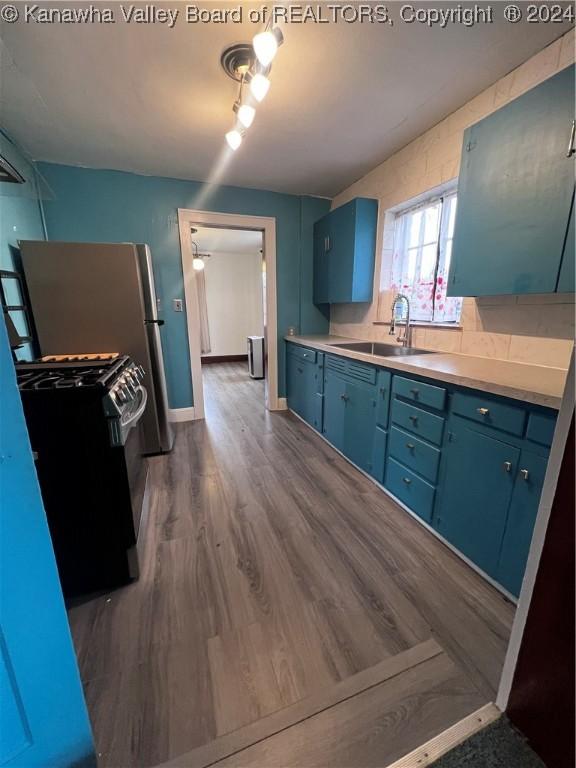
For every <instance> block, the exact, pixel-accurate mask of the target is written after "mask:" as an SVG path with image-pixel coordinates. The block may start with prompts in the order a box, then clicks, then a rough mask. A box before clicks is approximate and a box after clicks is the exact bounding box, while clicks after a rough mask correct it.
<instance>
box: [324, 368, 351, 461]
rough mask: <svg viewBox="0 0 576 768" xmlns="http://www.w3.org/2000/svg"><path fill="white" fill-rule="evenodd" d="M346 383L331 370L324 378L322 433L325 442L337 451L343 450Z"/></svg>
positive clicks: (327, 371)
mask: <svg viewBox="0 0 576 768" xmlns="http://www.w3.org/2000/svg"><path fill="white" fill-rule="evenodd" d="M345 398H346V381H344V379H341V378H340V377H339V376H337V375H336V374H335V373H333V372H332V371H331V370H329V369H328V370H326V373H325V376H324V421H323V425H322V431H323V433H324V437H325V438H326V440H328V441H329V442H331V443H332V445H333V446H334V447H335V448H337V449H338V450H339V451H342V450H344V409H345V407H346V404H345Z"/></svg>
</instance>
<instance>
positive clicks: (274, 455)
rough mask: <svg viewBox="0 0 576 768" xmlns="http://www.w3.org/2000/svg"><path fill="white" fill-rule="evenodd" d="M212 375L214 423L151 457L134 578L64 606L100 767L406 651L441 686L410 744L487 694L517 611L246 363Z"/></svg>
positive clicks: (185, 742) (296, 698)
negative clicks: (267, 388) (271, 408)
mask: <svg viewBox="0 0 576 768" xmlns="http://www.w3.org/2000/svg"><path fill="white" fill-rule="evenodd" d="M203 374H204V386H205V399H206V420H205V421H197V422H190V423H186V424H180V425H178V427H177V435H176V443H175V448H174V451H173V453H172V454H170V455H168V456H165V457H155V458H153V459H152V460H151V462H150V464H151V477H150V480H151V489H152V495H151V510H150V518H149V521H148V529H147V539H146V554H145V558H144V562H143V563H142V573H141V577H140V580H139V581H138V582H137V583H135V584H133V585H131V586H129V587H126V588H124V589H122V590H118V591H116V592H113V593H111V594H110V595H107V596H103V597H100V598H97V599H95V600H93V601H91V602H88V603H85V604H84V605H80V606H77V607H75V608H73V609H71V610H70V612H69V617H70V622H71V628H72V633H73V637H74V642H75V646H76V650H77V654H78V659H79V664H80V670H81V675H82V679H83V683H84V687H85V692H86V697H87V702H88V706H89V710H90V715H91V719H92V725H93V729H94V734H95V739H96V743H97V751H98V753H100V758H99V759H100V763H101V766H103V767H109V766H112V767H114V768H119V767H120V766H122V768H128V767H130V768H132V767H134V768H135V767H136V766H138V768H143V767H144V766H153V765H156V764H158V763H161V762H163V761H167V760H171V759H172V760H173V759H174V758H177V757H178V756H179V755H182V754H183V753H185V752H188V751H190V750H193V749H195V748H198V747H201V746H202V745H205V744H207V743H208V742H211V741H212V740H214V739H217V738H219V737H222V736H223V735H225V734H229V733H231V732H234V731H238V729H242V728H244V727H245V726H248V724H250V723H254V722H255V721H258V720H260V719H261V718H264V717H267V716H269V715H271V714H272V713H279V712H280V710H283V709H285V708H288V707H291V706H294V705H296V704H298V703H299V702H303V701H305V700H308V699H311V698H314V697H316V698H317V697H318V695H319V693H320V692H328V691H330V690H331V689H333V688H335V686H337V684H341V682H342V681H345V680H348V679H349V678H351V679H352V678H353V677H354V676H356V675H358V673H361V672H363V671H364V670H368V669H370V668H372V667H375V668H377V669H381V665H382V663H384V662H387V663H390V664H392V663H396V662H392V661H390V660H391V659H393V657H396V656H399V658H400V655H401V654H405V652H407V651H410V653H412V654H416V656H415V657H414V658H416V657H418V658H420V662H419V663H421V662H422V660H423V659H434V658H435V659H436V661H434V662H432V661H430V662H429V663H431V664H437V668H435V669H436V672H435V673H434V674H437V675H439V678H438V681H435V680H434V679H433V676H431V675H432V673H430V674H428V676H426V675H423V677H422V680H421V682H420V683H418V684H419V685H420V684H421V686H422V689H421V700H420V698H419V689H418V687H417V685H416V683H414V682H413V683H412V694H411V696H412V698H411V699H410V701H411V702H412V703H411V705H410V708H409V709H408V711H407V712H406V711H404V713H403V714H402V718H405V717H407V716H408V717H410V718H411V719H410V723H409V726H410V727H408V729H407V731H406V738H408V737H409V738H410V739H411V740H412V741H411V742H410V743H406V744H405V745H404V746H405V751H409V750H410V749H413V748H414V747H415V746H417V745H418V744H419V743H421V742H422V741H424V740H426V739H427V738H430V737H431V736H432V735H435V733H437V732H438V731H439V730H442V729H443V728H444V727H447V726H449V725H452V724H453V723H454V722H455V721H456V720H459V719H460V718H462V717H464V716H465V715H467V714H469V713H471V712H472V711H474V710H475V709H477V708H478V707H480V706H482V705H483V704H485V703H487V702H489V701H492V700H493V699H494V696H495V690H496V687H497V685H498V680H499V675H500V670H501V667H502V663H503V660H504V654H505V651H506V646H507V642H508V636H509V631H510V627H511V623H512V619H513V615H514V608H513V606H512V605H511V604H510V603H509V602H508V601H507V600H505V599H504V598H503V597H502V596H501V595H500V594H499V593H498V592H497V591H496V590H495V589H493V588H492V587H491V586H490V585H488V584H487V583H486V582H485V581H484V580H483V579H482V578H480V577H479V576H478V575H477V574H476V573H475V572H474V571H472V570H471V569H470V568H469V567H468V566H466V565H465V564H464V563H463V562H462V561H461V560H460V559H459V558H458V557H456V556H455V555H454V554H452V553H451V552H450V551H449V550H448V549H447V548H446V547H445V546H444V545H442V544H441V543H440V542H439V541H437V540H436V539H435V538H434V537H433V536H432V535H431V534H429V533H428V532H427V531H426V530H425V529H424V528H423V527H422V526H420V525H419V524H418V523H417V522H416V521H414V520H413V519H412V518H411V517H410V516H409V515H408V514H407V513H406V512H405V511H404V510H402V509H400V508H399V507H398V506H397V505H396V504H395V503H394V502H393V501H391V500H390V499H389V498H388V497H387V496H386V495H385V494H384V493H383V492H382V491H381V490H380V489H378V488H377V487H376V486H375V485H374V484H373V483H372V482H371V481H370V480H368V479H367V478H365V477H364V476H363V475H362V474H361V473H360V472H358V471H357V470H355V469H354V468H353V467H352V466H351V465H350V464H349V463H348V462H347V461H345V460H344V459H343V458H342V457H340V456H339V455H338V454H337V453H335V451H334V450H333V449H332V448H331V447H330V446H328V445H327V444H326V443H325V442H324V441H323V440H322V439H321V438H320V437H319V436H318V435H316V434H315V433H314V432H313V431H312V430H311V429H310V428H308V427H307V426H305V425H304V424H303V423H301V422H300V421H299V420H298V419H297V418H296V417H295V416H293V415H292V414H290V413H273V414H271V413H269V412H268V411H266V410H265V408H264V392H263V388H264V384H263V382H261V381H255V380H252V379H249V378H248V375H247V372H246V369H245V365H243V364H239V363H222V364H212V365H208V366H205V367H204V369H203ZM432 643H433V650H431V649H432ZM411 649H416V650H411ZM420 653H422V654H423V656H421V657H419V656H418V654H420ZM401 658H408V657H406V656H403V657H401ZM427 663H428V662H427ZM377 665H378V666H377ZM375 674H376V672H375ZM367 675H368V676H369V675H370V673H367ZM350 684H352V683H350ZM414 686H416V687H414ZM365 687H366V686H365ZM426 703H427V706H424V705H425V704H426ZM402 718H401V719H402ZM391 749H392V746H391ZM394 749H400V746H398V744H396V746H395V747H394ZM400 754H402V752H400ZM397 756H398V755H397V754H393V757H397ZM386 757H387V756H386ZM268 759H270V758H269V757H268ZM299 759H303V758H302V755H300V758H299ZM380 759H382V756H380ZM177 762H178V761H175V764H176V763H177ZM312 762H313V761H312ZM337 763H338V760H337V759H334V760H333V764H337ZM187 764H188V763H186V765H187ZM227 764H228V763H227ZM230 764H231V765H232V764H236V763H235V762H234V761H233V760H232V762H230ZM238 764H240V763H238ZM246 764H249V763H248V762H246ZM250 764H252V763H250ZM310 764H312V763H310ZM314 764H315V763H314ZM384 764H385V763H384ZM267 768H269V766H267Z"/></svg>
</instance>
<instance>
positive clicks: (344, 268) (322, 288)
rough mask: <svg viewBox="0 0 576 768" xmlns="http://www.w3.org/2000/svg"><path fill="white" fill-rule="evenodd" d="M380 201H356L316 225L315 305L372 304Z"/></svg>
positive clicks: (363, 199) (357, 199) (335, 211)
mask: <svg viewBox="0 0 576 768" xmlns="http://www.w3.org/2000/svg"><path fill="white" fill-rule="evenodd" d="M377 219H378V201H377V200H369V199H367V198H355V199H354V200H351V201H350V202H348V203H346V204H345V205H342V206H340V208H336V209H335V210H333V211H330V213H329V214H327V215H326V216H324V217H323V218H322V219H320V220H319V221H317V222H316V224H315V225H314V302H315V303H316V304H323V303H331V304H336V303H349V302H360V301H371V300H372V290H373V280H374V261H375V253H376V226H377Z"/></svg>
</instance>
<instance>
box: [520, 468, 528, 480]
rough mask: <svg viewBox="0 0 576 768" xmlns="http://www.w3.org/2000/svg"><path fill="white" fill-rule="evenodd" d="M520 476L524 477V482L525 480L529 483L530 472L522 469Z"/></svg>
mask: <svg viewBox="0 0 576 768" xmlns="http://www.w3.org/2000/svg"><path fill="white" fill-rule="evenodd" d="M520 474H521V475H522V480H525V481H526V482H528V478H529V477H530V472H528V470H527V469H521V470H520Z"/></svg>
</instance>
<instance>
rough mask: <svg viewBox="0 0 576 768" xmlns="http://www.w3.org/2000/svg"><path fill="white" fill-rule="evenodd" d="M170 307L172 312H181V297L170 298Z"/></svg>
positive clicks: (182, 309)
mask: <svg viewBox="0 0 576 768" xmlns="http://www.w3.org/2000/svg"><path fill="white" fill-rule="evenodd" d="M172 307H173V309H174V312H183V311H184V307H183V306H182V299H172Z"/></svg>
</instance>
